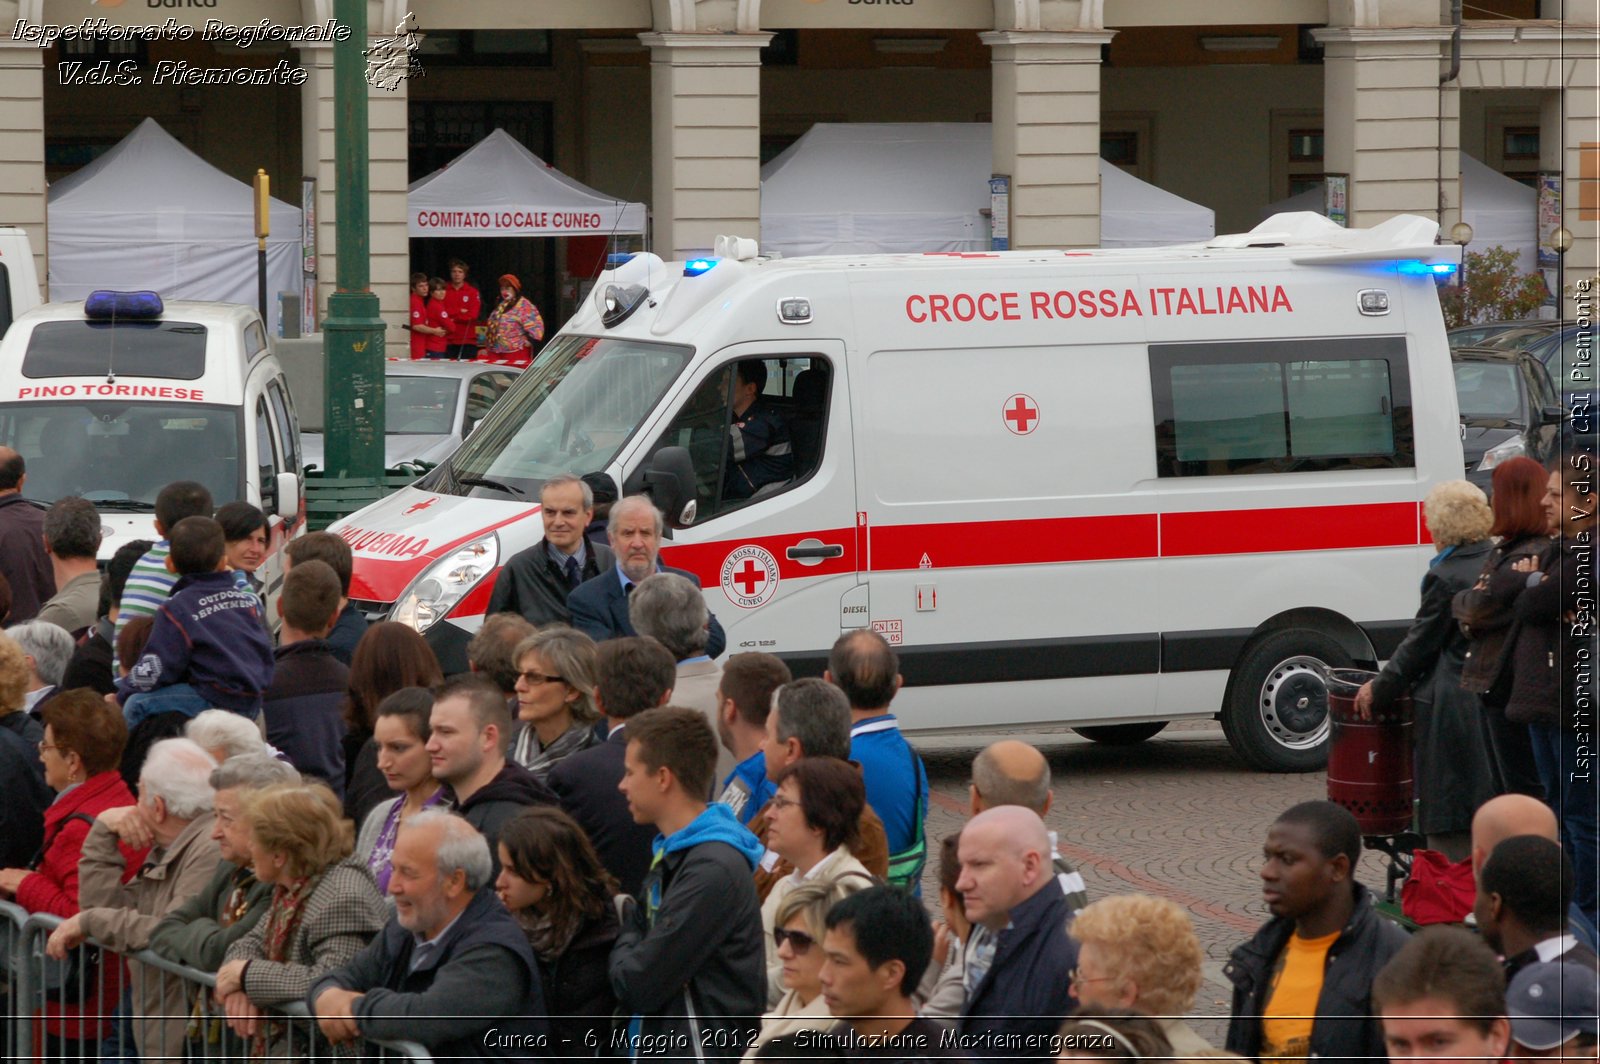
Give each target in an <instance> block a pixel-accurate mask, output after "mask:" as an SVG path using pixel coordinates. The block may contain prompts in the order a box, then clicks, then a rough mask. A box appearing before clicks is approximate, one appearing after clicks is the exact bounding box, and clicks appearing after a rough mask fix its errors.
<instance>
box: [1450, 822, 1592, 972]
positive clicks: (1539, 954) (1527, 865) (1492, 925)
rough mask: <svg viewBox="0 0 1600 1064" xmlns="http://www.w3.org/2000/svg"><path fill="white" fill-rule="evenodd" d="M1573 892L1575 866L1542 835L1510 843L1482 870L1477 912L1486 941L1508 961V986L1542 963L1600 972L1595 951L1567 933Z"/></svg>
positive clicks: (1498, 847) (1479, 872) (1479, 878)
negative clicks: (1558, 963) (1549, 962)
mask: <svg viewBox="0 0 1600 1064" xmlns="http://www.w3.org/2000/svg"><path fill="white" fill-rule="evenodd" d="M1572 890H1573V883H1572V863H1571V862H1570V861H1568V860H1567V856H1566V854H1565V853H1563V852H1562V850H1561V847H1560V846H1558V845H1557V844H1556V843H1554V842H1552V841H1551V840H1549V839H1545V838H1540V837H1539V836H1538V835H1518V836H1515V837H1513V838H1509V839H1507V840H1505V841H1504V842H1502V843H1501V844H1500V845H1498V846H1496V847H1495V848H1494V852H1493V853H1491V854H1490V855H1489V859H1488V860H1487V861H1485V862H1484V863H1483V867H1482V868H1480V869H1479V870H1478V896H1477V899H1476V904H1475V905H1474V906H1473V910H1472V911H1473V914H1474V915H1475V916H1476V917H1477V921H1478V932H1479V934H1481V935H1482V936H1483V940H1484V941H1485V942H1487V943H1488V944H1489V945H1490V946H1492V947H1494V949H1495V951H1496V952H1497V953H1499V954H1500V955H1501V956H1502V957H1504V958H1505V968H1506V981H1507V982H1510V981H1511V979H1512V978H1513V977H1514V976H1515V975H1516V974H1517V973H1518V972H1520V971H1521V970H1522V969H1524V968H1526V967H1528V966H1529V965H1531V964H1537V963H1539V962H1540V961H1553V960H1560V961H1563V962H1565V963H1571V964H1579V965H1586V966H1587V967H1588V968H1589V969H1590V970H1591V971H1594V970H1596V969H1597V968H1600V961H1597V960H1596V958H1595V953H1594V951H1593V950H1592V949H1590V948H1589V947H1588V946H1586V945H1584V944H1583V943H1582V942H1579V941H1578V939H1577V937H1576V936H1575V935H1573V934H1571V933H1570V932H1569V931H1568V922H1567V920H1568V917H1567V913H1568V908H1569V906H1571V904H1572Z"/></svg>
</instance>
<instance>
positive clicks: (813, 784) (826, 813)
mask: <svg viewBox="0 0 1600 1064" xmlns="http://www.w3.org/2000/svg"><path fill="white" fill-rule="evenodd" d="M772 781H773V782H774V783H775V784H777V786H778V793H777V794H776V795H774V796H773V798H772V800H771V801H770V802H768V803H767V804H768V808H769V809H770V810H771V812H769V813H768V814H767V849H769V850H771V851H772V852H773V853H776V854H777V855H778V856H779V857H781V858H783V859H784V860H785V861H787V862H789V863H790V864H791V865H793V866H794V872H793V873H792V874H791V875H788V876H785V877H784V878H783V879H780V880H778V882H776V883H774V884H773V886H772V892H771V893H770V894H768V895H767V900H766V901H765V902H763V903H762V905H761V927H762V930H763V931H765V932H766V934H767V1004H769V1005H773V1004H776V1003H777V1000H778V996H779V993H780V989H781V988H780V986H779V982H778V977H779V974H780V969H781V964H780V962H779V959H778V950H777V944H776V942H774V941H773V939H772V937H771V936H772V932H773V929H774V928H776V927H778V926H780V925H779V924H778V922H777V917H778V907H779V906H780V905H782V904H783V899H784V895H786V894H788V893H789V891H791V890H793V889H795V888H796V887H798V886H799V885H800V884H802V883H805V882H806V881H808V880H819V879H838V878H840V877H841V876H843V877H845V878H848V879H850V880H852V881H854V883H855V884H856V889H860V888H861V887H865V886H870V885H872V884H873V883H874V882H876V880H874V879H873V877H872V875H871V873H869V872H868V871H867V869H866V867H865V866H864V865H862V863H861V862H860V861H858V860H856V858H855V856H854V855H853V854H852V853H851V852H850V848H851V847H852V846H854V845H855V844H856V841H857V839H858V838H859V837H860V826H859V825H860V822H861V810H862V809H863V808H864V807H865V806H866V804H867V787H866V784H865V783H864V782H863V781H862V779H861V770H860V769H858V768H856V767H855V766H854V765H852V764H850V762H848V761H840V760H839V759H838V758H836V757H806V758H801V759H800V760H799V761H794V762H791V763H790V764H789V766H788V767H787V768H785V769H784V770H783V771H781V772H779V773H777V774H776V775H775V776H773V778H772Z"/></svg>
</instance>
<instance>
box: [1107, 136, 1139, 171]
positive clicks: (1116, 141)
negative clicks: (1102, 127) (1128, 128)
mask: <svg viewBox="0 0 1600 1064" xmlns="http://www.w3.org/2000/svg"><path fill="white" fill-rule="evenodd" d="M1100 158H1102V159H1104V160H1105V161H1106V162H1108V163H1110V164H1111V165H1113V166H1121V167H1124V168H1133V167H1137V166H1138V165H1139V134H1137V133H1134V132H1117V133H1110V132H1102V133H1101V134H1100Z"/></svg>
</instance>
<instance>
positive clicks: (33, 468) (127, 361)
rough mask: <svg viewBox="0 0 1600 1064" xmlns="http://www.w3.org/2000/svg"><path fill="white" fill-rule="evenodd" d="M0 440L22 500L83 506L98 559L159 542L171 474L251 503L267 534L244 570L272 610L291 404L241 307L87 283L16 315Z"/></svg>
mask: <svg viewBox="0 0 1600 1064" xmlns="http://www.w3.org/2000/svg"><path fill="white" fill-rule="evenodd" d="M0 446H5V447H10V448H13V449H15V450H16V451H18V452H20V453H21V454H22V457H23V460H24V461H25V462H26V464H27V470H28V473H27V477H28V479H27V482H26V484H25V485H24V490H23V495H24V497H26V498H28V499H30V500H32V501H33V502H35V503H38V504H39V505H41V506H48V505H49V504H50V503H52V502H54V501H55V500H56V499H59V498H62V497H64V496H68V495H78V496H81V497H83V498H85V499H88V500H89V501H90V502H93V503H94V504H95V507H96V509H98V510H99V511H100V515H101V520H102V521H103V528H102V531H103V537H104V538H103V540H102V542H101V544H100V557H101V559H102V560H104V559H107V558H110V557H111V555H112V554H114V553H116V550H117V548H118V547H120V546H122V544H124V543H126V542H128V541H129V540H133V539H152V540H153V539H156V538H158V537H157V536H156V532H155V501H156V495H157V494H158V493H159V492H160V491H161V489H162V488H163V487H164V486H165V485H167V484H169V483H171V482H172V481H175V480H196V481H199V482H200V483H202V484H204V485H205V486H206V487H207V488H209V489H210V491H211V497H212V499H213V500H215V502H216V504H217V505H218V506H221V505H222V504H223V503H225V502H233V501H235V500H238V499H244V500H247V501H249V502H251V503H254V504H255V505H257V506H260V507H261V508H262V509H263V510H265V511H266V513H267V518H268V522H269V530H270V532H269V538H268V548H267V549H268V554H267V559H266V561H265V562H264V563H263V564H262V567H261V568H260V570H258V571H257V573H256V576H257V577H258V578H260V579H261V580H262V581H263V585H264V586H263V590H264V591H265V592H266V594H267V600H268V606H269V614H271V615H272V616H273V617H274V618H275V617H276V602H277V593H278V591H279V589H280V586H281V584H282V582H283V552H282V547H283V544H284V542H285V541H286V540H287V539H288V538H290V537H292V536H296V535H299V534H300V533H301V532H303V531H304V528H305V505H304V498H305V491H304V481H303V474H302V473H301V461H300V429H299V425H298V423H297V421H296V420H295V411H294V400H293V398H292V397H291V396H290V394H289V386H288V382H287V381H285V380H284V376H283V370H282V369H281V368H280V367H279V365H278V359H277V356H276V355H274V354H273V352H272V349H271V347H270V345H269V344H268V341H267V333H266V329H265V328H264V327H263V326H262V323H261V316H260V315H259V314H257V313H256V311H255V310H254V309H253V308H251V307H246V306H241V305H239V304H237V303H203V302H180V301H173V302H171V303H166V304H165V305H163V303H162V301H161V299H160V297H159V296H158V295H156V294H155V293H153V292H96V293H93V294H92V295H91V296H90V297H89V298H88V299H87V300H84V301H82V302H75V303H46V304H44V305H43V306H41V307H38V308H36V309H35V310H32V311H29V312H28V313H26V314H23V315H21V316H20V317H18V318H17V320H16V321H15V322H13V323H12V325H11V328H10V329H9V330H8V331H7V332H6V334H5V336H4V338H0Z"/></svg>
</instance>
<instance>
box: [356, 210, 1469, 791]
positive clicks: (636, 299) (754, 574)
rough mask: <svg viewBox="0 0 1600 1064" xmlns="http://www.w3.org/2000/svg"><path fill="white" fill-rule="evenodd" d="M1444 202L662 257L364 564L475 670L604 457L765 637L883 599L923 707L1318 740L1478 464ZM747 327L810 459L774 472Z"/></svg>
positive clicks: (406, 513)
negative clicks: (1158, 244) (809, 254)
mask: <svg viewBox="0 0 1600 1064" xmlns="http://www.w3.org/2000/svg"><path fill="white" fill-rule="evenodd" d="M1435 237H1436V226H1435V224H1434V223H1433V222H1431V221H1428V220H1425V219H1420V218H1415V217H1408V216H1402V217H1398V218H1395V219H1393V220H1391V221H1389V222H1386V223H1384V224H1383V225H1380V226H1378V227H1376V228H1373V229H1371V230H1346V229H1341V228H1338V227H1336V226H1334V225H1333V224H1332V223H1330V222H1328V221H1327V220H1326V219H1323V218H1320V217H1318V216H1316V215H1310V214H1296V215H1281V216H1277V217H1275V218H1273V219H1271V220H1269V221H1267V222H1265V223H1263V224H1262V225H1261V226H1259V227H1258V228H1257V229H1255V230H1254V231H1252V232H1250V233H1248V234H1245V235H1242V236H1226V237H1218V238H1217V239H1215V240H1213V241H1212V242H1211V243H1209V244H1206V245H1204V246H1200V245H1196V246H1187V247H1175V248H1149V249H1129V250H1117V251H1069V252H1061V251H1017V252H1006V253H998V254H928V255H885V256H857V257H849V256H843V257H830V258H814V259H794V260H782V259H764V258H761V257H759V256H757V255H756V254H755V248H754V244H753V242H751V241H748V240H742V241H740V240H731V239H730V240H724V241H719V251H720V252H721V254H720V255H719V256H718V257H715V258H706V259H698V260H691V261H689V262H687V263H676V264H668V263H664V262H662V261H661V260H660V259H658V258H656V257H655V256H653V255H648V254H646V255H638V256H635V257H633V258H632V260H631V261H628V262H626V263H625V264H623V265H620V266H617V267H616V268H614V269H612V270H610V271H608V272H607V273H606V274H604V275H603V276H602V277H601V279H600V281H599V283H598V284H597V286H596V289H595V293H594V296H593V298H592V300H591V301H590V303H589V304H588V305H586V306H585V307H584V308H583V309H582V310H581V311H580V312H579V313H578V314H577V315H576V316H575V317H574V318H573V319H572V321H570V322H569V323H568V324H567V325H566V327H565V328H564V329H563V330H562V331H561V333H560V334H559V335H558V336H557V337H555V338H554V340H553V341H552V342H551V343H550V344H549V345H548V346H547V347H546V349H545V350H544V351H543V352H542V353H541V355H540V356H539V358H538V360H537V361H536V362H535V363H534V365H533V367H532V368H531V369H530V370H529V371H528V372H527V373H525V374H524V375H523V377H522V379H521V380H519V381H518V382H517V384H516V385H515V386H514V387H513V388H512V389H511V390H510V391H509V392H508V393H507V394H506V396H505V397H504V398H503V399H502V400H501V402H500V403H499V404H498V405H497V406H496V407H495V409H494V410H493V411H492V412H491V414H490V415H489V416H488V417H487V418H486V419H485V420H484V422H483V423H482V424H481V425H480V426H479V427H478V429H477V431H475V432H474V433H473V435H472V436H471V437H470V438H469V439H468V440H467V441H466V442H465V444H464V445H463V446H462V447H461V449H460V450H458V451H457V452H456V453H455V454H454V455H452V456H451V457H450V459H448V460H447V461H446V462H445V463H443V464H442V465H441V466H440V467H439V468H438V469H436V470H434V471H433V472H432V473H430V474H429V475H428V476H427V477H425V478H424V479H422V480H420V481H418V482H417V484H416V485H415V486H413V487H411V488H408V489H406V490H404V491H402V492H400V493H398V494H396V495H393V496H390V497H389V498H387V499H385V500H383V501H381V502H379V503H377V504H375V505H373V506H371V507H368V508H367V509H365V510H363V511H361V512H359V513H357V514H355V515H353V516H351V517H350V518H348V519H347V520H346V521H344V522H343V523H341V524H340V525H338V526H336V531H338V532H339V534H341V535H343V536H344V537H345V538H346V539H347V540H348V541H349V542H350V544H351V546H352V547H353V548H354V550H355V555H356V563H355V583H354V586H353V588H352V594H354V595H355V596H357V597H358V598H359V599H360V600H362V605H363V606H364V608H365V609H366V610H367V611H368V612H369V614H370V615H371V616H374V617H377V616H384V617H392V618H394V619H396V620H400V621H402V622H404V623H407V624H411V625H413V626H415V627H416V628H418V629H419V630H421V631H422V632H423V633H424V634H425V635H426V636H427V638H428V639H429V641H430V642H431V643H432V644H433V646H434V647H435V648H436V649H437V650H438V651H439V652H440V654H441V656H442V658H443V659H444V662H445V666H446V669H447V671H448V670H449V669H450V668H452V667H460V665H461V663H462V660H463V655H462V649H463V647H464V645H465V643H466V640H467V639H468V637H469V636H470V634H471V633H472V632H473V631H474V630H475V629H476V628H477V627H478V625H479V624H480V623H481V620H482V615H483V612H484V608H485V606H486V604H487V602H488V598H489V592H490V589H491V587H492V585H493V582H494V578H495V575H496V573H497V572H498V570H499V569H500V567H501V566H502V565H504V564H505V562H506V560H507V559H508V558H510V557H511V556H512V555H513V554H515V553H517V552H518V551H522V550H525V549H527V548H528V547H530V546H532V545H534V544H535V543H537V542H538V540H539V538H540V534H541V522H540V520H539V516H538V511H539V506H538V499H539V487H540V485H541V483H542V482H543V481H544V480H545V479H546V478H547V477H550V476H552V475H555V474H557V473H562V472H575V473H579V474H583V473H589V472H596V471H604V472H606V473H609V474H610V475H611V476H612V477H613V478H614V479H615V480H616V481H617V483H619V484H620V485H622V487H623V490H624V493H627V494H631V493H634V492H640V491H648V492H650V493H651V494H652V495H653V496H654V497H655V499H656V501H657V502H658V504H659V505H660V507H661V509H662V510H663V511H664V512H665V513H666V515H667V522H668V524H669V526H670V532H669V535H670V537H671V539H670V544H669V545H668V546H667V547H666V549H665V550H664V555H663V556H664V558H665V559H666V561H667V562H668V563H669V564H672V565H675V566H679V567H683V568H686V569H689V570H692V571H693V572H695V573H697V574H698V575H699V577H700V578H701V580H702V582H703V585H704V587H705V591H706V598H707V601H708V602H709V603H710V605H711V607H712V609H713V611H714V612H715V613H716V614H717V616H718V617H719V618H720V619H721V622H722V624H723V626H724V627H725V628H726V629H727V633H728V650H729V652H730V653H736V652H739V651H745V650H762V651H769V652H771V653H774V654H777V655H779V656H781V657H783V658H785V659H787V660H788V661H789V662H790V663H791V665H792V666H793V667H794V668H795V670H796V672H797V673H820V671H821V669H822V667H823V664H824V661H825V657H826V654H827V651H828V648H829V647H830V645H831V644H832V643H833V642H834V640H835V639H837V638H838V636H839V635H840V634H841V633H843V632H848V631H850V630H852V629H856V628H865V627H870V628H872V629H874V630H876V631H878V632H881V633H883V635H884V636H885V637H886V638H887V639H888V640H889V642H890V643H892V644H894V645H895V647H896V649H897V651H898V652H899V655H900V660H901V663H902V671H903V673H904V675H905V681H906V690H905V691H904V692H903V693H902V694H901V696H900V697H899V698H898V699H897V700H896V703H895V709H896V712H897V713H898V714H899V715H900V718H901V720H902V721H903V723H904V725H905V726H906V727H907V728H908V729H912V730H939V731H946V730H970V731H973V732H977V733H980V734H981V733H982V732H985V731H987V730H989V729H992V728H995V727H1000V726H1015V725H1041V726H1046V725H1060V724H1065V725H1071V726H1075V727H1078V728H1079V730H1081V731H1082V732H1084V733H1085V734H1087V735H1088V736H1090V737H1091V738H1094V739H1099V740H1103V741H1112V742H1117V741H1123V742H1126V741H1137V740H1139V739H1142V738H1145V737H1148V736H1150V735H1153V734H1155V733H1156V732H1157V731H1159V730H1160V729H1161V728H1162V727H1163V726H1164V725H1165V723H1166V722H1169V721H1172V720H1178V719H1183V718H1197V717H1199V718H1210V717H1216V716H1220V718H1221V720H1222V722H1223V724H1224V726H1225V728H1226V731H1227V734H1228V736H1229V738H1230V740H1231V741H1232V743H1233V744H1234V746H1235V748H1236V749H1237V750H1238V751H1239V753H1240V754H1242V755H1243V756H1244V757H1245V759H1246V760H1248V761H1249V762H1250V763H1252V764H1254V765H1257V766H1260V767H1262V768H1266V769H1278V770H1304V769H1310V768H1313V767H1315V766H1318V765H1320V764H1321V763H1322V761H1323V759H1324V757H1325V742H1326V738H1327V734H1328V723H1327V708H1326V697H1325V687H1324V682H1323V677H1322V675H1321V670H1322V669H1323V667H1324V666H1349V665H1352V664H1354V663H1357V662H1366V663H1369V664H1370V663H1375V662H1377V661H1380V660H1382V659H1383V658H1385V657H1386V656H1387V655H1388V654H1389V653H1390V651H1391V650H1392V649H1393V648H1394V646H1395V645H1396V644H1397V642H1398V640H1399V638H1400V637H1401V636H1402V635H1403V634H1404V632H1405V630H1406V628H1407V626H1408V624H1409V619H1410V618H1411V616H1412V615H1413V613H1414V612H1415V609H1416V606H1417V589H1418V582H1419V580H1420V578H1421V576H1422V574H1423V572H1424V571H1425V567H1426V563H1427V560H1428V558H1429V557H1430V556H1431V555H1432V553H1433V551H1432V548H1431V547H1430V545H1429V542H1428V536H1427V532H1426V529H1425V528H1424V526H1423V522H1422V515H1421V501H1422V499H1423V497H1424V495H1425V494H1426V493H1427V491H1428V489H1429V487H1430V486H1431V485H1432V484H1434V483H1436V482H1438V481H1440V480H1445V479H1449V478H1453V477H1457V478H1458V477H1461V476H1462V474H1463V472H1464V468H1463V462H1462V452H1461V440H1460V423H1459V421H1458V419H1457V415H1456V398H1455V389H1454V386H1453V384H1452V377H1451V370H1450V356H1449V351H1448V349H1447V347H1446V343H1445V334H1444V326H1443V321H1442V318H1441V315H1440V311H1439V301H1438V297H1437V294H1436V290H1435V286H1436V279H1437V278H1438V277H1439V276H1440V275H1444V274H1449V273H1451V272H1453V271H1454V270H1455V268H1456V264H1457V262H1458V260H1459V250H1458V249H1457V248H1455V247H1450V246H1446V247H1440V246H1436V245H1435V242H1434V241H1435ZM745 359H761V360H763V361H764V362H765V364H766V367H767V370H768V374H767V381H768V383H767V386H766V395H765V398H766V402H767V404H768V406H769V408H771V409H776V410H778V411H781V412H782V416H784V417H785V418H786V419H787V423H788V428H789V432H790V436H791V446H792V449H793V454H794V463H795V470H794V476H793V477H792V478H791V479H788V480H787V481H784V482H782V483H773V484H768V485H766V486H764V487H762V488H761V490H759V491H757V492H756V493H755V495H754V497H752V498H748V499H740V498H729V497H728V495H727V493H726V492H725V491H724V487H723V485H724V484H725V482H726V481H725V478H726V476H727V470H728V466H729V463H730V462H731V461H732V456H731V451H732V448H731V446H730V443H729V424H730V417H731V409H732V407H731V404H732V397H733V394H734V388H735V383H736V382H735V365H736V363H738V362H739V361H741V360H745Z"/></svg>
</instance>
